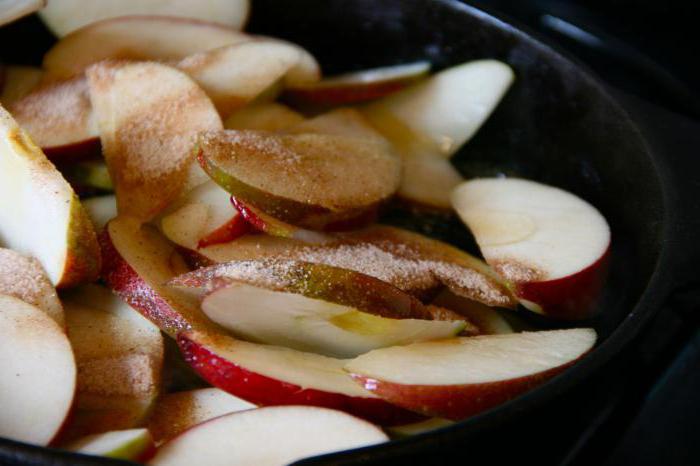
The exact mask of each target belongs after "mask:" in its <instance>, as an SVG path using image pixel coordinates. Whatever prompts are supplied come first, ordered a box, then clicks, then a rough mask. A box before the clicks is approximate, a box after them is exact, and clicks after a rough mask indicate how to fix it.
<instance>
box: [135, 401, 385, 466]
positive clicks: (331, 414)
mask: <svg viewBox="0 0 700 466" xmlns="http://www.w3.org/2000/svg"><path fill="white" fill-rule="evenodd" d="M387 440H389V439H388V437H387V436H386V434H385V433H384V432H382V430H381V429H379V428H378V427H376V426H373V425H372V424H370V423H368V422H366V421H363V420H360V419H357V418H355V417H353V416H349V415H347V414H345V413H341V412H338V411H334V410H330V409H323V408H314V407H309V406H279V407H270V408H260V409H255V410H250V411H244V412H240V413H233V414H229V415H226V416H222V417H219V418H217V419H213V420H211V421H209V422H205V423H203V424H200V425H198V426H196V427H194V428H192V429H190V430H188V431H187V432H185V433H183V434H182V435H180V436H179V437H177V438H175V439H173V440H171V441H170V442H168V443H166V444H165V445H163V446H162V447H161V448H160V449H159V450H158V453H157V454H156V456H155V457H154V458H153V459H151V461H150V462H149V464H151V465H154V466H158V465H163V466H165V465H167V466H180V465H187V466H189V465H191V464H196V463H197V462H200V463H203V464H207V465H208V466H248V465H255V466H281V465H284V464H291V463H294V462H296V461H298V460H301V459H304V458H306V457H309V456H315V455H322V454H325V453H332V452H336V451H340V450H349V449H351V448H359V447H364V446H368V445H374V444H377V443H382V442H386V441H387Z"/></svg>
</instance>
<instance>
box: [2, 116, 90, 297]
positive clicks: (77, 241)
mask: <svg viewBox="0 0 700 466" xmlns="http://www.w3.org/2000/svg"><path fill="white" fill-rule="evenodd" d="M37 225H42V228H37ZM0 237H1V238H2V241H3V243H4V245H5V246H7V247H9V248H11V249H14V250H16V251H18V252H21V253H24V254H29V255H31V256H34V257H35V258H36V259H37V260H38V261H39V262H40V263H41V265H42V266H43V267H44V270H45V271H46V273H47V275H48V276H49V279H50V280H51V282H52V283H53V284H54V285H55V286H58V287H67V286H72V285H76V284H79V283H83V282H87V281H92V280H94V279H95V278H96V276H97V274H98V273H99V269H100V252H99V247H98V245H97V238H96V236H95V231H94V229H93V227H92V224H91V223H90V219H89V218H88V217H87V214H86V213H85V210H84V209H83V207H82V205H81V204H80V201H79V200H78V197H77V196H76V195H75V193H74V192H73V190H72V189H71V187H70V185H69V184H68V182H66V180H65V179H63V176H61V174H60V172H58V170H56V168H55V167H54V166H53V165H52V164H51V162H49V161H48V160H47V159H46V156H45V155H44V154H43V153H42V152H41V150H40V149H39V148H38V147H37V146H36V145H35V144H34V142H32V141H31V139H30V138H29V137H28V136H27V134H26V133H25V132H24V131H23V130H22V129H21V128H20V127H19V126H18V125H17V123H16V122H15V121H14V120H13V119H12V117H11V116H10V114H9V113H7V111H5V109H4V108H2V107H0Z"/></svg>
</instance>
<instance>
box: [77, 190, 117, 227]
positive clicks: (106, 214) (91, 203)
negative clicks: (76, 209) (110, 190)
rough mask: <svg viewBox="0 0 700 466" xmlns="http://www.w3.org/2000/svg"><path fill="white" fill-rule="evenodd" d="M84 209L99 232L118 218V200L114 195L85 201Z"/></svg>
mask: <svg viewBox="0 0 700 466" xmlns="http://www.w3.org/2000/svg"><path fill="white" fill-rule="evenodd" d="M83 207H85V211H86V212H87V214H88V217H89V218H90V220H91V221H92V224H93V226H94V227H95V231H98V232H100V231H102V230H103V229H104V227H105V225H107V223H108V222H109V221H110V220H112V219H113V218H114V217H116V216H117V198H116V197H115V196H114V195H113V194H110V195H109V196H98V197H91V198H89V199H85V200H84V201H83Z"/></svg>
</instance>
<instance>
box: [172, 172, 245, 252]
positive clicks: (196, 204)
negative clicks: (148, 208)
mask: <svg viewBox="0 0 700 466" xmlns="http://www.w3.org/2000/svg"><path fill="white" fill-rule="evenodd" d="M160 228H161V230H162V231H163V234H165V236H167V237H168V239H170V240H171V241H173V242H174V243H175V244H177V245H179V246H182V247H184V248H188V249H192V250H195V249H198V248H203V247H206V246H210V245H212V244H219V243H227V242H229V241H233V240H234V239H236V238H238V237H239V236H242V235H244V234H245V233H247V232H248V231H249V226H248V223H247V222H246V221H245V220H244V219H243V217H242V216H241V215H240V214H239V213H238V211H237V210H236V209H235V208H234V207H233V205H231V195H230V194H229V193H227V192H226V191H225V190H224V189H223V188H221V187H220V186H219V185H217V184H216V183H214V182H213V181H208V182H206V183H204V184H202V185H200V186H198V187H197V188H195V189H193V190H192V191H190V192H188V193H187V194H185V196H183V197H182V198H181V200H180V201H179V203H178V204H177V206H176V207H175V208H174V209H173V210H172V212H171V213H169V214H167V215H165V216H164V217H163V218H162V219H161V220H160Z"/></svg>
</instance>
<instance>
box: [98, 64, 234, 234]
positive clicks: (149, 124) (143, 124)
mask: <svg viewBox="0 0 700 466" xmlns="http://www.w3.org/2000/svg"><path fill="white" fill-rule="evenodd" d="M86 74H87V80H88V84H89V87H90V100H91V102H92V106H93V108H94V110H95V114H96V117H97V121H98V125H99V128H100V138H101V141H102V150H103V153H104V156H105V160H106V162H107V166H108V168H109V172H110V175H111V177H112V181H113V182H114V187H115V193H116V196H117V207H118V211H119V214H120V215H132V216H135V217H138V218H141V219H143V220H150V219H151V218H153V217H154V216H155V215H156V214H158V213H159V212H161V211H162V210H163V209H165V208H166V207H167V206H168V205H169V204H170V203H171V202H173V201H175V200H176V199H177V198H178V197H179V196H180V195H181V194H182V192H183V191H184V190H185V189H186V188H187V184H188V182H189V178H188V177H189V176H190V175H191V172H190V171H191V169H192V167H195V168H196V165H193V163H194V154H193V153H192V150H191V149H192V147H191V145H192V143H193V141H194V137H195V135H196V134H197V133H199V132H200V131H206V130H216V129H220V128H222V123H221V119H220V118H219V115H218V113H217V112H216V109H215V108H214V106H213V105H212V103H211V101H210V100H209V98H208V97H207V96H206V94H205V93H204V92H203V91H202V90H201V89H200V88H199V87H198V86H197V84H195V83H194V81H192V80H191V79H190V78H189V77H187V76H186V75H185V74H183V73H182V72H180V71H178V70H176V69H174V68H171V67H169V66H166V65H161V64H158V63H150V62H145V63H128V62H109V61H108V62H102V63H99V64H96V65H93V66H91V67H90V68H89V69H88V70H87V72H86Z"/></svg>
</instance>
